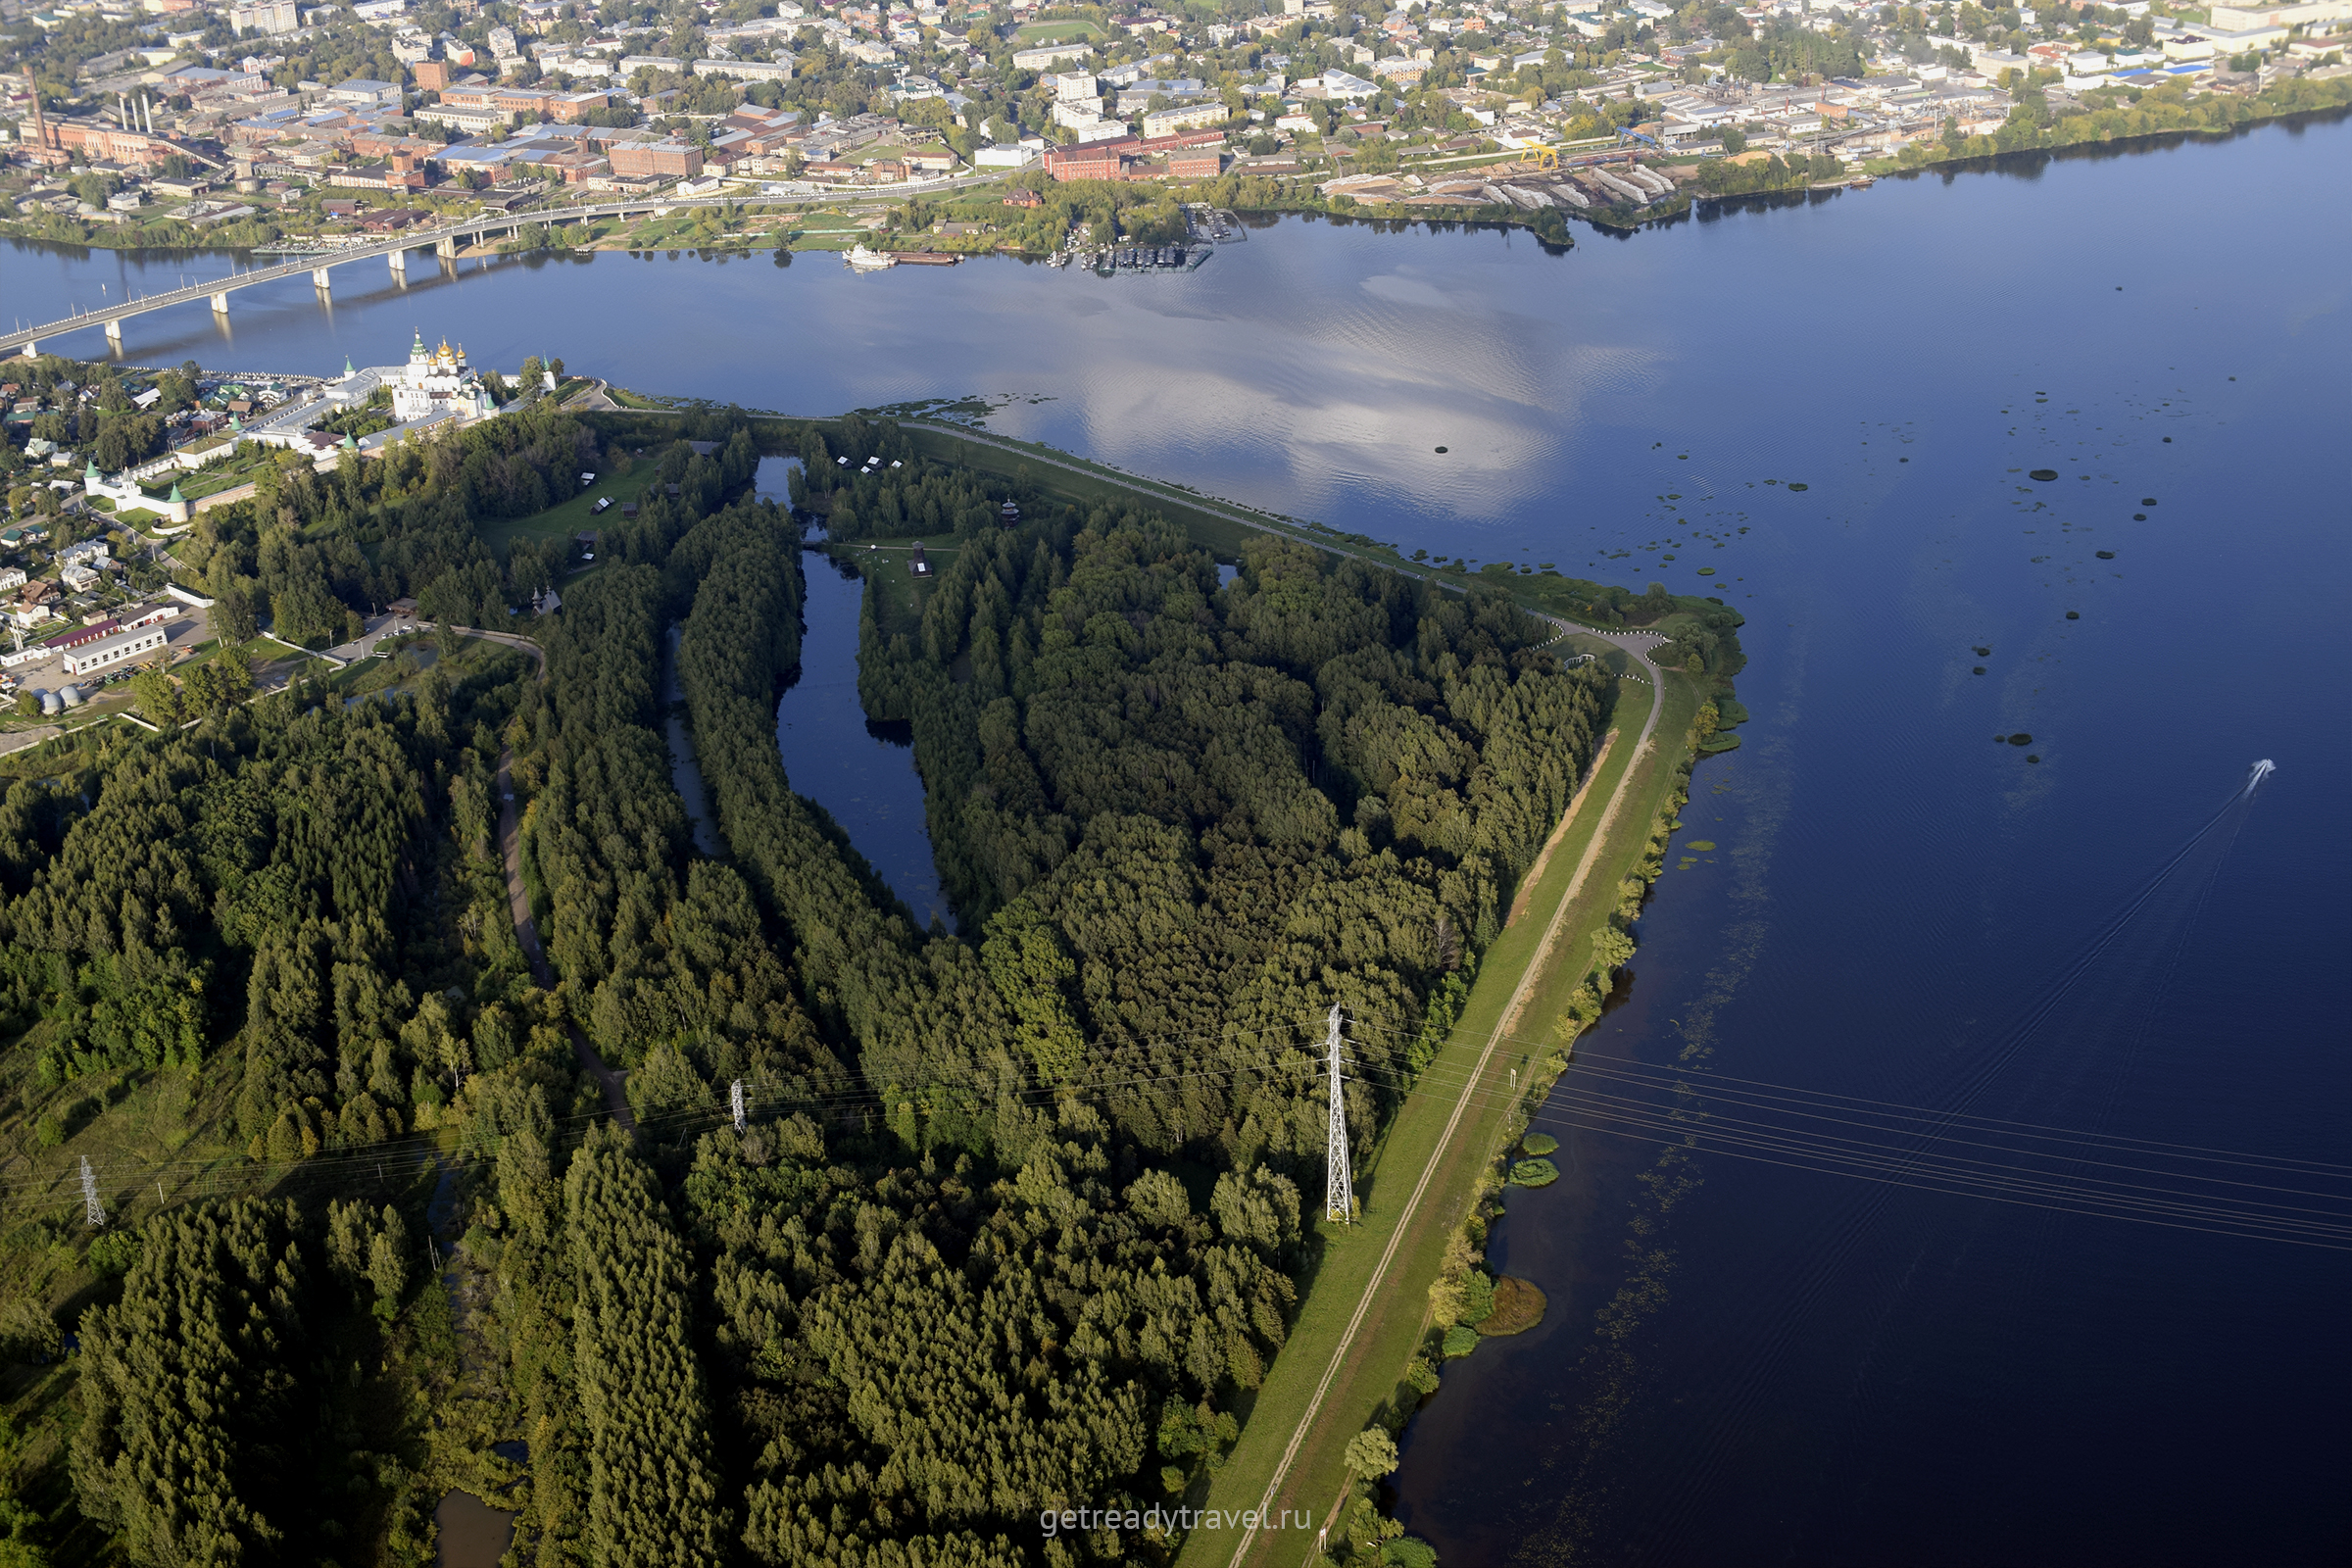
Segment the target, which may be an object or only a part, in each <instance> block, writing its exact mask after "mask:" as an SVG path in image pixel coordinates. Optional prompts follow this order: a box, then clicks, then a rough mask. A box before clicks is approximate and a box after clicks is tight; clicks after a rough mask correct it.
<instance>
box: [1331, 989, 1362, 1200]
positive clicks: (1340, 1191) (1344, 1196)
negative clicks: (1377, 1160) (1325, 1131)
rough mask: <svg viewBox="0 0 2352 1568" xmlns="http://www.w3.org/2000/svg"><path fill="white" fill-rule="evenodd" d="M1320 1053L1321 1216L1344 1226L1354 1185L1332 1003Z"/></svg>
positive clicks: (1337, 1016) (1337, 1025) (1337, 1019)
mask: <svg viewBox="0 0 2352 1568" xmlns="http://www.w3.org/2000/svg"><path fill="white" fill-rule="evenodd" d="M1324 1052H1325V1054H1326V1055H1327V1056H1328V1057H1329V1058H1330V1062H1331V1148H1330V1150H1329V1151H1328V1152H1325V1154H1324V1156H1323V1169H1324V1172H1325V1174H1324V1180H1323V1217H1324V1218H1325V1219H1327V1220H1338V1221H1339V1222H1340V1223H1342V1224H1347V1223H1348V1221H1350V1220H1352V1219H1354V1218H1355V1183H1354V1182H1353V1181H1352V1180H1351V1179H1349V1177H1348V1104H1347V1102H1346V1101H1344V1100H1343V1099H1341V1098H1340V1009H1339V1005H1338V1004H1336V1003H1335V1004H1333V1005H1332V1009H1331V1032H1330V1034H1329V1035H1328V1036H1326V1037H1325V1040H1324Z"/></svg>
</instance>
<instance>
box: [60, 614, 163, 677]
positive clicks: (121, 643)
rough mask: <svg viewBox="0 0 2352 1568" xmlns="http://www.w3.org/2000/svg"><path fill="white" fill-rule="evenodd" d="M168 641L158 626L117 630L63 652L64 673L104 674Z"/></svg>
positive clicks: (152, 651)
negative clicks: (111, 634) (112, 634)
mask: <svg viewBox="0 0 2352 1568" xmlns="http://www.w3.org/2000/svg"><path fill="white" fill-rule="evenodd" d="M171 641H172V638H171V636H170V634H169V633H167V632H166V631H165V630H164V628H163V627H161V626H142V627H140V628H139V629H137V630H136V631H126V632H119V633H117V634H116V635H115V636H112V637H101V638H100V639H98V641H96V642H94V643H84V644H83V645H82V646H81V647H79V648H76V649H73V650H72V651H71V652H69V653H68V654H67V655H66V673H67V674H69V675H96V674H104V673H105V672H106V671H108V670H110V669H119V668H121V667H122V666H123V665H125V664H128V663H130V662H132V661H134V660H136V659H137V658H138V657H139V656H140V655H142V654H152V653H154V652H155V651H156V650H157V649H159V648H163V647H166V646H168V645H169V644H170V643H171Z"/></svg>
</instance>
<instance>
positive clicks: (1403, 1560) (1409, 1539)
mask: <svg viewBox="0 0 2352 1568" xmlns="http://www.w3.org/2000/svg"><path fill="white" fill-rule="evenodd" d="M1380 1560H1381V1562H1382V1564H1383V1565H1384V1568H1438V1548H1437V1547H1435V1546H1433V1545H1431V1544H1429V1543H1428V1542H1426V1541H1423V1540H1422V1539H1421V1538H1420V1537H1418V1536H1398V1537H1397V1539H1396V1540H1395V1541H1391V1542H1387V1543H1384V1544H1382V1546H1381V1548H1380Z"/></svg>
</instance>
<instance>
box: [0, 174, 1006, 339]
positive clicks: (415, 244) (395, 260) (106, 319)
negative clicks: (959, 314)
mask: <svg viewBox="0 0 2352 1568" xmlns="http://www.w3.org/2000/svg"><path fill="white" fill-rule="evenodd" d="M998 174H999V172H998V171H994V170H992V171H990V172H988V173H987V174H985V175H973V174H965V175H958V176H956V178H953V179H946V180H925V181H922V182H920V183H919V184H910V185H906V186H901V187H897V188H895V189H893V190H891V191H888V192H874V193H872V194H877V195H882V194H887V195H901V194H929V193H932V192H935V191H939V190H944V189H949V188H952V187H955V186H958V185H964V184H977V183H980V182H982V181H984V180H986V179H993V178H996V177H998ZM860 194H864V193H860ZM852 199H856V198H855V197H853V198H852ZM759 204H760V198H758V197H746V196H742V195H734V196H672V197H663V198H661V199H659V200H653V201H635V202H596V203H592V204H590V205H588V206H585V207H558V208H552V209H544V210H539V211H532V212H523V213H485V214H483V215H482V216H481V217H479V218H471V219H467V220H466V221H465V222H463V223H451V224H449V225H447V226H445V227H442V228H431V229H413V230H411V231H409V232H408V233H405V234H402V235H400V236H399V237H398V238H395V239H388V240H384V241H382V242H380V243H378V244H374V245H353V246H348V247H346V248H344V249H341V250H334V251H320V252H318V253H317V254H315V255H311V256H305V257H303V258H301V259H300V260H298V261H292V262H284V263H281V264H279V265H278V266H275V267H257V268H254V269H253V270H250V271H245V272H232V273H231V274H229V275H228V276H227V277H223V278H215V279H213V280H212V281H210V282H204V283H196V284H192V285H191V286H189V287H187V288H175V289H172V291H171V292H169V293H166V294H142V295H140V296H138V297H137V298H136V299H130V300H125V301H123V303H122V304H121V305H113V306H109V307H107V308H106V309H104V310H97V311H84V312H81V313H80V314H78V315H74V316H69V317H67V318H65V319H63V320H57V321H47V322H44V323H42V324H41V325H39V326H28V327H24V328H20V329H19V330H17V331H13V332H6V333H0V354H4V353H7V352H9V351H12V350H22V351H23V352H24V354H25V356H26V357H27V358H30V357H31V356H33V355H35V354H38V353H39V352H40V343H41V340H42V339H43V338H52V337H58V336H61V335H63V334H64V333H67V332H78V331H80V330H82V329H83V328H84V327H92V326H103V327H105V328H106V335H107V337H108V339H109V340H111V341H112V342H114V343H115V344H116V345H117V346H118V347H119V346H121V344H122V342H123V322H124V321H126V320H128V319H130V318H132V317H134V316H144V315H146V314H147V313H148V312H149V311H161V310H166V309H169V308H170V307H172V306H174V305H188V304H193V303H194V302H195V301H197V300H201V299H210V300H211V301H212V302H213V309H214V311H216V312H217V313H219V314H221V315H222V316H226V315H227V314H228V297H229V295H231V294H233V293H235V292H236V291H237V290H238V289H241V288H252V287H253V286H254V285H255V284H257V283H274V282H277V281H279V280H280V279H282V278H288V277H296V276H299V275H300V274H302V273H304V272H308V273H310V274H311V281H312V282H314V283H316V284H318V285H319V287H320V288H325V287H326V286H327V281H326V274H327V272H328V271H329V270H331V269H333V268H337V267H345V266H349V265H350V264H351V263H353V262H366V261H373V260H374V259H376V258H377V257H382V258H384V259H385V260H386V261H388V262H389V263H390V264H391V268H392V270H393V272H394V273H395V274H397V275H402V276H405V275H406V274H407V270H408V255H409V252H411V251H414V250H423V249H425V248H427V247H430V248H431V249H432V250H433V251H434V252H435V253H436V254H437V255H441V256H454V255H456V254H457V242H458V241H459V240H460V239H464V238H468V237H470V238H477V239H478V238H480V237H481V236H482V235H484V234H488V233H492V232H494V231H496V230H498V229H502V228H503V229H506V230H507V231H508V232H509V233H519V232H521V231H522V230H523V229H524V228H527V227H529V226H530V225H531V224H533V223H545V224H548V225H550V226H561V225H563V224H566V223H578V222H585V221H589V220H591V219H597V218H628V217H632V216H635V215H637V214H642V213H667V212H675V211H677V210H678V209H680V208H688V207H727V206H735V207H744V206H756V205H759Z"/></svg>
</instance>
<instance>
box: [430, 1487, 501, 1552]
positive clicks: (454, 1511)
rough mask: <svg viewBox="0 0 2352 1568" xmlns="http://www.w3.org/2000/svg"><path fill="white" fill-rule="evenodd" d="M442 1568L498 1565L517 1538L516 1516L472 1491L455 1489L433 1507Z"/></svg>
mask: <svg viewBox="0 0 2352 1568" xmlns="http://www.w3.org/2000/svg"><path fill="white" fill-rule="evenodd" d="M433 1523H434V1524H435V1525H437V1526H439V1527H440V1532H441V1535H440V1555H439V1560H440V1564H441V1568H498V1559H499V1558H501V1557H503V1556H505V1555H506V1554H507V1544H508V1543H509V1542H511V1541H513V1540H514V1539H515V1516H514V1515H513V1514H511V1513H509V1512H507V1511H506V1510H505V1509H503V1508H493V1507H491V1506H490V1505H489V1504H488V1503H486V1502H484V1501H483V1500H482V1499H481V1498H479V1497H477V1496H475V1495H473V1494H472V1493H470V1492H453V1493H451V1494H450V1495H448V1496H446V1497H443V1498H442V1499H441V1505H440V1506H439V1507H438V1508H435V1509H434V1510H433Z"/></svg>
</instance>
